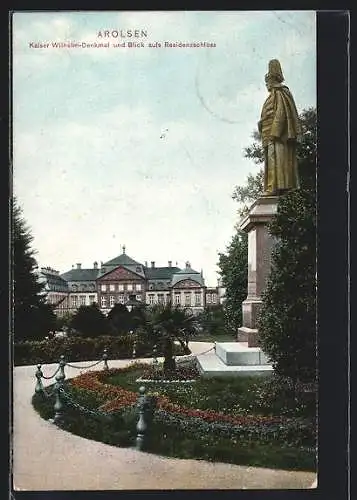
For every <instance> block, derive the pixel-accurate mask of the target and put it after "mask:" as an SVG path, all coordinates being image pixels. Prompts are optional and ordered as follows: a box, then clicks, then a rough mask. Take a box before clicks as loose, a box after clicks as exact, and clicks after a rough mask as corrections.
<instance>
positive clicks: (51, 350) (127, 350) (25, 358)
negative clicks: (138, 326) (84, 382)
mask: <svg viewBox="0 0 357 500" xmlns="http://www.w3.org/2000/svg"><path fill="white" fill-rule="evenodd" d="M133 342H134V337H133V336H132V335H127V336H122V337H110V336H102V337H97V338H80V337H66V338H63V339H56V338H54V339H49V340H40V341H24V342H17V343H15V344H14V353H13V354H14V364H15V365H17V366H18V365H34V364H39V363H40V364H45V363H54V362H56V361H58V360H59V359H60V356H61V355H64V357H65V360H66V361H68V362H73V361H92V360H93V361H95V360H99V359H101V357H102V356H103V351H104V349H107V351H108V359H127V358H131V357H132V354H133ZM152 349H153V346H152V345H151V343H148V342H147V341H144V340H141V339H137V340H136V357H137V358H145V357H151V356H152ZM175 354H177V355H179V354H183V353H182V352H181V350H180V348H179V347H177V348H176V352H175ZM157 355H158V356H161V355H162V352H161V351H160V348H159V347H158V349H157Z"/></svg>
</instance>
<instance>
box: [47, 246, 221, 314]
mask: <svg viewBox="0 0 357 500" xmlns="http://www.w3.org/2000/svg"><path fill="white" fill-rule="evenodd" d="M176 264H177V263H176ZM44 269H47V270H48V271H47V272H43V273H42V279H44V280H45V281H46V292H47V301H48V302H49V303H51V304H54V305H55V312H56V313H57V314H58V315H60V316H62V315H63V314H64V313H73V312H75V311H76V310H77V309H78V308H79V307H80V306H88V305H90V304H93V303H97V304H98V306H99V308H100V310H101V311H102V312H103V313H104V314H108V313H109V311H110V310H111V309H112V308H113V307H114V305H115V304H117V303H119V304H123V305H125V304H126V303H127V302H128V300H129V298H131V299H132V298H133V297H135V299H136V301H139V302H142V303H143V304H146V305H147V306H148V307H150V306H153V305H155V304H173V305H177V306H180V307H182V308H184V309H186V310H189V311H190V312H191V313H192V314H198V313H200V312H202V311H203V310H204V308H205V307H206V306H207V307H209V306H210V305H216V304H219V303H220V302H222V292H221V290H220V287H219V286H217V287H209V288H208V287H206V285H205V281H204V277H203V272H202V270H201V271H200V272H198V271H196V270H194V269H192V267H191V264H190V262H188V261H187V262H186V263H185V267H184V268H182V269H181V268H179V267H177V265H176V266H173V265H172V261H168V264H167V266H156V265H155V261H152V262H151V263H150V266H148V264H147V262H145V264H142V263H141V262H138V261H136V260H134V259H132V258H131V257H129V255H127V254H126V252H125V246H124V247H123V253H122V254H121V255H118V256H117V257H115V258H113V259H111V260H109V261H107V262H104V263H103V262H102V263H101V265H100V267H99V266H98V263H97V262H94V264H93V268H91V269H82V265H81V264H80V263H77V264H76V265H75V266H73V267H72V269H70V270H69V271H66V272H65V273H63V274H59V272H58V271H55V270H54V269H51V268H42V269H41V271H43V270H44ZM57 301H58V304H57Z"/></svg>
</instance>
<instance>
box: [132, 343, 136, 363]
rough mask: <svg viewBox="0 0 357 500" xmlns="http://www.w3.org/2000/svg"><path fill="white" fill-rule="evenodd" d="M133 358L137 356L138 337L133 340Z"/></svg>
mask: <svg viewBox="0 0 357 500" xmlns="http://www.w3.org/2000/svg"><path fill="white" fill-rule="evenodd" d="M132 358H133V359H135V358H136V339H134V342H133V354H132Z"/></svg>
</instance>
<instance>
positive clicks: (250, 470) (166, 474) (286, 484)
mask: <svg viewBox="0 0 357 500" xmlns="http://www.w3.org/2000/svg"><path fill="white" fill-rule="evenodd" d="M212 345H213V344H212V343H203V342H192V343H190V348H191V350H192V352H193V353H201V352H203V351H205V350H207V349H209V348H210V347H212ZM129 362H130V361H129ZM73 364H74V365H76V364H77V365H80V366H83V365H85V364H86V363H84V362H78V363H73ZM87 364H88V365H89V364H90V362H87ZM108 364H109V367H111V368H113V367H122V366H125V365H127V364H128V360H109V361H108ZM57 366H58V364H57V363H56V364H48V365H43V367H42V369H43V373H44V375H45V376H48V375H51V374H52V373H53V372H54V371H55V369H56V368H57ZM99 367H100V369H102V368H103V365H102V364H100V365H99ZM35 371H36V367H35V366H20V367H15V368H14V372H13V373H14V376H13V393H14V394H13V485H14V489H15V490H18V491H25V490H27V491H42V490H67V491H68V490H139V489H140V490H176V489H238V490H239V489H292V488H293V489H301V488H304V489H305V488H310V487H316V482H315V478H316V475H315V474H314V473H312V472H291V471H284V470H271V469H265V468H255V467H246V466H238V465H231V464H224V463H209V462H205V461H201V460H184V459H175V458H166V457H160V456H157V455H152V454H149V453H144V452H140V451H137V450H135V449H127V448H117V447H115V446H110V445H106V444H103V443H99V442H95V441H91V440H88V439H85V438H82V437H79V436H75V435H73V434H71V433H69V432H66V431H64V430H62V429H60V428H58V427H56V426H55V425H54V424H51V423H50V422H47V421H45V420H43V419H42V418H41V417H40V416H39V415H38V414H37V413H36V412H35V410H34V409H33V407H32V404H31V398H32V395H33V393H34V387H35ZM78 374H79V370H76V369H74V368H70V367H66V377H67V378H71V377H74V376H76V375H78ZM44 382H47V384H48V383H52V381H44Z"/></svg>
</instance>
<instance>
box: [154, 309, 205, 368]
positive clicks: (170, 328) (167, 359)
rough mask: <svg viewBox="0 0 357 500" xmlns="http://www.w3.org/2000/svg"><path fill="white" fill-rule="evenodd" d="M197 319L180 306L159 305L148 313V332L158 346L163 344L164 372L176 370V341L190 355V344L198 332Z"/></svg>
mask: <svg viewBox="0 0 357 500" xmlns="http://www.w3.org/2000/svg"><path fill="white" fill-rule="evenodd" d="M197 326H198V324H197V318H196V317H195V316H194V315H193V314H189V313H187V312H185V310H183V309H181V308H180V307H178V306H175V307H172V306H171V305H170V304H167V305H161V304H157V305H155V306H153V307H151V308H148V309H147V311H146V332H147V334H148V335H149V336H150V337H151V339H152V341H153V342H154V343H156V344H158V343H161V344H162V350H163V354H164V372H172V371H175V370H176V361H175V358H174V341H175V340H177V341H178V342H179V343H180V344H181V346H182V347H183V349H184V351H186V352H187V353H189V349H188V342H189V340H190V338H191V337H192V336H193V335H194V334H195V333H196V331H197Z"/></svg>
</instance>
